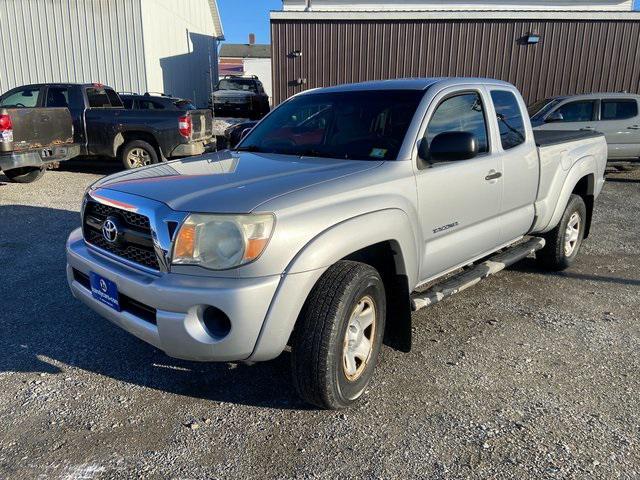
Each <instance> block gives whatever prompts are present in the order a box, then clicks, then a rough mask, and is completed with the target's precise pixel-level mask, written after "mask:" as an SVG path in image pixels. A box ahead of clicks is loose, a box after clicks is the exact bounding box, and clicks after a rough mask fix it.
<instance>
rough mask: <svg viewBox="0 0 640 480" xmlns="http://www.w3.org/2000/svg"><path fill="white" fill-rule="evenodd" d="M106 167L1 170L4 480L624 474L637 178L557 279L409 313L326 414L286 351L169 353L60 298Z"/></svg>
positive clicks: (636, 424) (525, 273) (638, 373)
mask: <svg viewBox="0 0 640 480" xmlns="http://www.w3.org/2000/svg"><path fill="white" fill-rule="evenodd" d="M109 171H110V167H108V166H106V165H101V164H96V163H87V164H83V163H79V162H76V163H74V164H71V165H69V164H67V165H65V166H64V167H63V170H60V171H53V172H48V173H47V175H46V176H45V177H44V178H43V179H42V180H41V181H39V182H37V183H35V184H32V185H15V184H8V183H6V179H5V178H4V177H3V176H2V175H0V265H1V267H0V298H1V299H2V300H1V301H2V310H1V312H2V313H1V314H0V318H1V320H0V351H1V352H2V354H1V356H0V418H1V419H2V421H0V478H25V479H26V478H29V479H31V478H61V479H91V478H140V477H145V478H184V479H187V478H283V477H298V478H311V477H313V478H331V479H334V478H353V477H359V478H410V477H412V478H415V477H420V478H432V479H438V478H518V479H523V478H576V479H583V478H606V479H611V478H629V479H631V478H640V406H639V400H640V396H639V394H638V392H639V391H640V323H639V321H640V314H639V310H638V304H639V303H640V302H639V301H640V274H639V273H638V272H639V269H640V241H639V238H640V223H639V222H640V221H639V219H640V172H634V173H625V174H616V175H613V176H611V177H610V181H609V182H608V183H607V184H606V187H605V190H604V193H603V195H602V196H601V198H600V200H599V201H598V203H597V210H596V213H595V219H594V226H593V229H592V236H591V238H589V240H588V241H587V242H586V243H585V244H584V246H583V250H582V252H581V255H580V258H579V261H578V262H577V264H576V265H575V266H574V267H573V268H571V269H570V270H568V271H566V272H564V273H560V274H555V275H549V274H543V273H541V272H539V271H537V270H536V269H535V268H534V266H533V265H532V263H531V262H530V261H528V260H526V261H524V262H523V263H521V264H519V265H517V266H515V267H514V268H511V269H510V270H508V271H506V272H503V273H501V274H499V275H497V276H495V277H492V278H490V279H489V280H487V281H485V282H482V283H481V284H480V285H478V286H476V287H474V288H472V289H469V290H467V291H465V292H463V293H461V294H460V295H458V296H455V297H453V298H451V299H448V300H447V301H445V302H442V303H441V304H438V305H436V306H434V307H431V308H427V309H424V310H422V311H420V312H418V313H416V314H415V315H414V323H415V329H414V330H415V332H414V349H413V351H412V352H411V353H409V354H403V353H399V352H396V351H393V350H390V349H388V348H386V349H384V351H383V355H382V360H381V363H380V365H379V368H378V370H377V374H376V376H375V378H374V382H373V384H372V386H371V388H370V391H369V392H368V394H367V395H366V397H365V398H364V401H363V402H361V403H360V404H358V405H357V406H356V407H355V408H352V409H350V410H347V411H345V412H338V413H336V412H326V411H318V410H313V409H310V408H308V407H306V406H305V405H304V404H302V403H301V402H300V401H299V400H298V399H297V398H296V396H295V393H294V392H293V390H292V387H291V385H290V383H289V377H288V376H289V373H290V372H289V356H288V354H286V353H285V354H283V355H282V356H281V357H280V358H279V359H277V360H275V361H272V362H268V363H264V364H256V365H253V366H247V365H235V364H198V363H190V362H183V361H177V360H173V359H171V358H168V357H166V356H165V355H164V354H163V353H162V352H160V351H158V350H156V349H154V348H153V347H151V346H149V345H147V344H145V343H143V342H141V341H139V340H137V339H136V338H134V337H132V336H130V335H129V334H127V333H125V332H124V331H122V330H120V329H119V328H117V327H115V326H113V325H111V324H110V323H108V322H107V321H105V320H102V319H101V318H99V317H98V316H97V315H95V314H94V313H92V312H91V311H89V310H88V309H87V308H85V307H83V306H82V305H81V304H80V303H79V302H77V301H75V300H74V299H73V298H72V297H71V295H70V293H69V291H68V289H67V286H66V281H65V275H64V265H65V260H64V241H65V238H66V236H67V234H68V232H69V231H70V230H71V229H73V228H75V227H76V226H77V225H78V223H79V216H78V209H79V205H80V199H81V195H82V193H83V191H84V189H85V187H86V186H87V185H88V184H89V183H90V182H91V181H93V180H95V179H96V178H98V177H99V176H100V175H103V174H105V173H109Z"/></svg>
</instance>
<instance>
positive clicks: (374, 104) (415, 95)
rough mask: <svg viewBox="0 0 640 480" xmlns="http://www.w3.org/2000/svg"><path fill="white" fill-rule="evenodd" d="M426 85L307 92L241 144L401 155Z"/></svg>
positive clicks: (365, 156) (354, 155)
mask: <svg viewBox="0 0 640 480" xmlns="http://www.w3.org/2000/svg"><path fill="white" fill-rule="evenodd" d="M423 95H424V92H423V91H418V90H416V91H414V90H389V91H385V92H384V95H381V94H380V92H374V91H356V92H336V93H317V94H313V93H310V94H306V95H300V96H298V97H294V98H292V99H291V100H289V101H287V102H285V103H283V104H282V105H281V106H280V107H278V108H277V109H276V110H274V111H273V113H271V115H269V116H268V117H266V118H265V119H264V120H262V121H261V122H260V123H258V124H257V125H256V126H255V128H253V130H251V132H250V133H249V134H248V135H247V137H246V138H245V139H244V140H243V141H242V142H241V144H240V146H239V147H238V149H239V150H248V151H254V152H268V153H280V154H288V155H299V156H309V157H326V158H340V159H354V160H393V159H395V158H397V156H398V152H399V151H400V147H401V146H402V142H403V140H404V137H405V135H406V133H407V129H408V128H409V125H410V124H411V120H412V118H413V115H414V114H415V112H416V109H417V108H418V104H419V103H420V100H421V99H422V96H423Z"/></svg>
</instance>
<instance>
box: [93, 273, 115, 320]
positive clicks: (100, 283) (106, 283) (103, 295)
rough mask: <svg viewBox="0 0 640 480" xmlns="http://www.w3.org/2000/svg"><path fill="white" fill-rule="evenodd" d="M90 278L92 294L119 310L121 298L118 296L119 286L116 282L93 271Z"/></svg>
mask: <svg viewBox="0 0 640 480" xmlns="http://www.w3.org/2000/svg"><path fill="white" fill-rule="evenodd" d="M89 278H90V280H91V294H92V295H93V298H95V299H96V300H98V301H100V302H102V303H104V304H105V305H107V306H108V307H111V308H113V309H114V310H117V311H118V312H119V311H120V299H119V298H118V286H117V285H116V284H115V282H112V281H111V280H109V279H108V278H104V277H101V276H100V275H98V274H97V273H93V272H90V274H89Z"/></svg>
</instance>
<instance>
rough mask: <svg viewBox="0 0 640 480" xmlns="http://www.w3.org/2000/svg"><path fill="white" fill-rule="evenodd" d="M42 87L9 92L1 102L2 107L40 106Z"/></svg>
mask: <svg viewBox="0 0 640 480" xmlns="http://www.w3.org/2000/svg"><path fill="white" fill-rule="evenodd" d="M39 96H40V87H25V88H21V89H19V90H14V91H13V92H8V94H7V96H6V97H4V98H3V99H2V101H1V102H0V107H18V108H30V107H36V106H37V105H38V98H39Z"/></svg>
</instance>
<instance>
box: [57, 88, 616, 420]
mask: <svg viewBox="0 0 640 480" xmlns="http://www.w3.org/2000/svg"><path fill="white" fill-rule="evenodd" d="M606 155H607V146H606V143H605V141H604V137H603V136H602V135H599V134H595V133H592V132H541V133H539V134H536V135H534V133H533V131H532V129H531V125H530V123H529V120H528V116H527V114H526V107H525V104H524V102H523V100H522V98H521V96H520V94H519V93H518V91H517V90H516V89H515V87H513V86H512V85H510V84H508V83H504V82H500V81H496V80H490V79H473V78H452V79H408V80H390V81H381V82H371V83H362V84H354V85H344V86H339V87H332V88H325V89H320V90H310V91H307V92H304V93H301V94H298V95H296V96H294V97H292V98H291V99H289V100H287V101H286V102H284V103H283V104H281V105H280V106H279V107H278V108H276V109H275V110H274V111H273V112H271V113H270V114H269V115H268V116H267V117H265V118H264V119H263V120H262V121H261V122H260V123H258V124H257V125H256V126H255V127H254V128H253V130H251V132H249V133H248V135H247V136H246V137H245V138H244V140H243V141H242V142H241V143H240V145H239V146H238V147H237V148H236V149H235V150H233V151H223V152H218V153H215V154H209V155H203V156H201V157H198V158H191V159H185V160H180V161H173V162H169V163H166V164H163V165H158V166H151V167H147V168H142V169H139V170H137V171H132V172H121V173H119V174H115V175H112V176H110V177H106V178H104V179H102V180H100V181H98V182H97V183H95V184H94V185H93V186H91V187H90V188H89V189H88V191H87V193H86V196H85V198H84V202H83V206H82V227H81V228H78V229H77V230H75V231H74V232H72V233H71V235H70V237H69V240H68V243H67V262H68V265H67V275H68V282H69V286H70V287H71V291H72V292H73V295H74V296H75V297H76V298H78V299H79V300H81V301H82V302H84V303H85V304H87V305H88V306H89V307H91V308H92V309H93V310H95V311H96V312H98V313H99V314H101V315H102V316H104V317H106V318H107V319H109V320H110V321H112V322H113V323H115V324H116V325H119V326H120V327H122V328H124V329H125V330H127V331H129V332H130V333H132V334H134V335H136V336H137V337H139V338H141V339H142V340H144V341H146V342H148V343H150V344H152V345H154V346H156V347H157V348H159V349H161V350H163V351H164V352H166V353H167V354H168V355H170V356H173V357H177V358H182V359H189V360H196V361H249V362H253V361H263V360H269V359H272V358H275V357H277V356H278V355H280V354H281V353H282V352H283V350H284V349H285V347H287V345H289V346H290V347H291V358H292V364H293V368H292V370H293V380H294V384H295V386H296V388H297V390H298V392H299V393H300V395H301V396H302V397H303V398H304V399H305V400H307V401H308V402H310V403H313V404H315V405H318V406H321V407H325V408H342V407H346V406H348V405H349V404H351V403H352V402H354V401H355V400H356V399H358V398H359V397H360V396H361V395H362V393H363V392H364V390H365V388H366V387H367V385H368V383H369V381H370V379H371V377H372V374H373V370H374V367H375V365H376V362H377V360H378V354H379V352H380V348H381V344H382V342H383V339H384V340H386V343H387V344H389V345H391V346H393V347H395V348H398V349H401V350H408V348H409V347H410V343H411V311H412V310H415V309H418V308H421V307H425V306H427V305H431V304H433V303H435V302H437V301H439V300H441V299H443V298H445V297H447V296H449V295H451V294H453V293H455V292H457V291H460V290H463V289H464V288H466V287H468V286H470V285H472V284H474V283H476V282H478V281H479V280H481V279H483V278H484V277H486V276H487V275H490V274H492V273H495V272H497V271H499V270H500V269H502V268H504V267H505V266H506V265H509V264H511V263H513V262H515V261H517V260H519V259H521V258H524V257H526V256H528V255H531V254H534V253H535V255H536V257H537V260H538V262H539V263H540V265H541V266H543V267H544V268H547V269H552V270H559V269H563V268H566V267H568V266H570V265H571V264H572V263H573V262H574V260H575V258H576V255H577V254H578V251H579V250H580V245H581V243H582V241H583V239H584V238H586V237H587V235H588V234H589V227H590V224H591V215H592V211H593V207H594V200H595V199H596V197H597V196H598V194H599V193H600V190H601V189H602V186H603V183H604V177H603V175H604V169H605V164H606ZM487 258H488V259H487ZM443 278H445V280H444V281H443V280H442V279H443ZM427 284H429V285H427ZM426 286H428V287H429V288H427V289H426V290H425V287H426ZM248 388H250V387H249V386H248Z"/></svg>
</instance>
